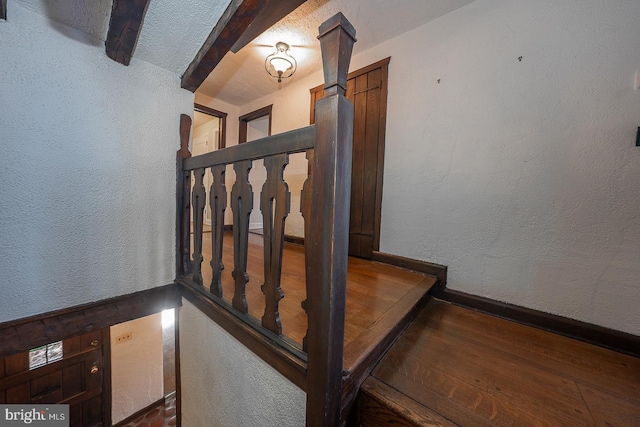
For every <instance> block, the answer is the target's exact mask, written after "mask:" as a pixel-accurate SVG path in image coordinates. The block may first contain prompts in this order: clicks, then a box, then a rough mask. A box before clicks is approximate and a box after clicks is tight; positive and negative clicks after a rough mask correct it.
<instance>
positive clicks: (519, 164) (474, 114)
mask: <svg viewBox="0 0 640 427" xmlns="http://www.w3.org/2000/svg"><path fill="white" fill-rule="evenodd" d="M638 21H640V3H638V2H630V1H623V0H614V1H609V0H606V1H605V0H586V1H582V0H580V1H578V0H567V1H564V2H556V1H552V0H541V1H536V2H528V1H524V0H513V1H490V0H476V1H475V2H473V3H472V4H470V5H468V6H466V7H464V8H462V9H459V10H456V11H453V12H451V13H449V14H447V15H445V16H443V17H441V18H438V19H436V20H434V21H432V22H430V23H428V24H425V25H424V26H422V27H419V28H417V29H415V30H413V31H410V32H408V33H405V34H403V35H401V36H398V37H396V38H394V39H392V40H389V41H387V42H385V43H383V44H380V45H378V46H376V47H374V48H372V49H369V50H367V51H365V52H363V53H361V54H359V55H356V56H355V57H354V58H353V60H352V66H351V69H352V70H355V69H358V68H361V67H364V66H366V65H368V64H371V63H373V62H375V61H378V60H380V59H383V58H385V57H388V56H391V63H390V68H389V98H388V116H387V134H386V151H385V174H384V187H383V204H382V228H381V247H380V249H381V250H382V251H384V252H388V253H392V254H398V255H403V256H407V257H412V258H417V259H422V260H426V261H432V262H436V263H442V264H445V265H448V266H449V287H450V288H452V289H456V290H460V291H464V292H468V293H471V294H475V295H481V296H484V297H488V298H492V299H497V300H501V301H506V302H509V303H513V304H517V305H521V306H525V307H529V308H533V309H536V310H542V311H546V312H550V313H554V314H558V315H561V316H566V317H570V318H574V319H578V320H581V321H585V322H589V323H594V324H597V325H601V326H605V327H609V328H613V329H617V330H621V331H626V332H629V333H633V334H640V310H637V304H636V302H637V301H639V300H640V284H639V283H640V282H639V280H638V279H639V278H640V262H639V261H640V214H639V212H640V192H639V190H638V185H639V184H640V148H637V147H635V146H634V142H635V132H636V129H637V127H638V126H639V125H640V92H636V91H634V90H633V87H632V82H633V76H634V74H635V72H636V71H637V70H639V69H640V53H639V52H640V51H639V50H638V49H637V46H638V41H639V40H640V27H638V25H637V22H638ZM519 57H522V60H521V61H520V60H519V59H518V58H519ZM438 80H440V82H439V83H438ZM321 81H322V77H321V76H320V75H319V74H316V75H314V76H310V77H308V78H306V79H302V80H299V81H292V82H290V83H288V84H287V86H284V85H283V87H284V88H283V89H282V90H280V91H278V92H276V93H275V94H274V95H272V96H269V97H265V98H262V99H259V100H256V101H255V102H253V103H251V104H250V105H246V106H243V107H241V113H245V112H248V111H252V110H253V109H255V108H258V107H261V106H264V105H268V104H271V103H272V104H273V128H274V133H277V132H281V131H284V130H289V129H294V128H297V127H300V126H305V125H306V124H308V105H309V92H308V90H309V88H311V87H314V86H316V85H317V84H320V83H321ZM295 168H297V170H298V171H299V172H300V176H302V175H303V172H304V171H306V167H302V166H301V165H298V166H295V167H294V169H295ZM290 185H291V183H290ZM291 187H292V212H296V209H297V207H296V203H297V202H299V196H298V194H299V193H298V192H297V191H299V190H297V191H296V186H295V185H291ZM293 216H294V214H293V213H292V215H291V216H290V219H289V220H288V222H289V223H288V224H287V227H288V232H289V233H291V234H298V235H302V230H303V229H302V224H303V222H302V219H301V218H292V217H293Z"/></svg>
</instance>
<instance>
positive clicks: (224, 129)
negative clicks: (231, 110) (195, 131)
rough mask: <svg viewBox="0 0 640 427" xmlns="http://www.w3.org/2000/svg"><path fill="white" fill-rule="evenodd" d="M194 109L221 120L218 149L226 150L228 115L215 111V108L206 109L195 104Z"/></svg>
mask: <svg viewBox="0 0 640 427" xmlns="http://www.w3.org/2000/svg"><path fill="white" fill-rule="evenodd" d="M193 109H194V110H195V111H197V112H199V113H204V114H208V115H210V116H213V117H217V118H218V119H220V126H219V130H220V140H219V141H218V147H217V149H218V150H219V149H221V148H225V147H226V146H227V113H225V112H222V111H218V110H215V109H213V108H209V107H205V106H204V105H200V104H193Z"/></svg>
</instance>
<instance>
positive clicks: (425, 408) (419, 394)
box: [359, 300, 640, 427]
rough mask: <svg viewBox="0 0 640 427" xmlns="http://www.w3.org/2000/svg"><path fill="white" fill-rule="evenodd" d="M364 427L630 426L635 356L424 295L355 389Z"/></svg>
mask: <svg viewBox="0 0 640 427" xmlns="http://www.w3.org/2000/svg"><path fill="white" fill-rule="evenodd" d="M359 407H360V415H361V420H360V421H361V423H362V426H364V427H367V426H383V425H400V426H474V427H475V426H583V425H584V426H606V427H613V426H616V427H619V426H637V425H638V420H640V359H638V358H634V357H632V356H628V355H624V354H620V353H617V352H614V351H612V350H608V349H604V348H601V347H597V346H594V345H590V344H586V343H584V342H580V341H576V340H573V339H570V338H566V337H563V336H559V335H556V334H553V333H551V332H547V331H542V330H539V329H535V328H532V327H528V326H525V325H521V324H517V323H514V322H510V321H507V320H504V319H499V318H496V317H493V316H489V315H486V314H483V313H479V312H476V311H472V310H468V309H465V308H461V307H457V306H454V305H451V304H449V303H445V302H442V301H439V300H433V301H431V302H430V303H429V304H428V306H427V307H426V308H425V309H424V310H423V311H422V312H421V313H420V314H419V315H418V317H417V318H416V319H415V320H414V321H413V322H412V323H411V325H410V326H409V327H408V328H407V330H406V331H405V332H404V333H403V334H402V336H401V337H400V338H399V339H398V341H397V342H396V343H395V344H394V345H393V347H392V348H391V349H390V350H389V352H388V353H387V354H386V356H385V357H384V358H383V359H382V361H381V362H380V364H378V366H377V367H376V368H375V370H374V371H373V373H372V375H371V376H370V377H369V378H368V379H367V380H366V381H365V382H364V383H363V385H362V388H361V391H360V394H359Z"/></svg>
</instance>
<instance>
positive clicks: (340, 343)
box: [305, 13, 356, 427]
mask: <svg viewBox="0 0 640 427" xmlns="http://www.w3.org/2000/svg"><path fill="white" fill-rule="evenodd" d="M319 33H320V35H319V36H318V39H319V40H320V46H321V50H322V59H323V73H324V83H325V84H324V87H325V96H324V97H323V98H322V99H320V100H318V101H317V103H316V106H315V123H316V125H315V126H316V145H315V148H314V153H313V161H312V166H311V170H312V172H313V180H312V184H311V189H312V190H311V195H310V202H311V204H310V206H311V210H310V218H309V219H310V221H309V223H310V226H309V227H308V228H307V229H308V230H309V233H308V234H306V235H305V237H306V238H308V239H309V241H310V242H312V244H309V245H307V246H306V247H307V248H309V249H308V250H307V251H305V260H306V261H305V264H306V265H307V268H306V272H305V273H306V274H305V276H306V288H307V300H306V303H305V308H306V310H307V316H308V324H309V328H308V330H307V336H306V337H305V340H306V341H305V343H306V346H305V348H306V350H307V358H308V365H309V369H308V370H307V382H308V386H307V416H306V425H307V427H330V426H337V425H339V424H340V415H341V409H342V406H341V399H342V398H341V393H342V359H343V353H344V351H343V350H344V348H343V347H344V319H345V309H346V287H347V264H348V255H349V200H350V194H351V188H350V187H351V186H349V185H343V183H345V182H350V181H351V157H352V152H353V105H352V104H351V102H349V100H348V99H347V98H346V97H345V90H346V86H347V84H346V82H347V70H348V69H349V63H350V61H351V52H352V49H353V44H354V42H355V40H356V39H355V33H356V31H355V29H354V28H353V26H352V25H351V23H350V22H349V21H348V20H347V19H346V18H345V17H344V15H342V14H341V13H338V14H336V15H334V16H333V17H331V18H329V19H328V20H326V21H325V22H324V23H322V25H320V28H319ZM306 221H307V219H306V217H305V222H306ZM305 232H306V231H305Z"/></svg>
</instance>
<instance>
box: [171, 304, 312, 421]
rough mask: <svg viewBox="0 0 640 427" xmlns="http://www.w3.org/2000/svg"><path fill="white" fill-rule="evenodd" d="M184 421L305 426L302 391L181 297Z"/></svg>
mask: <svg viewBox="0 0 640 427" xmlns="http://www.w3.org/2000/svg"><path fill="white" fill-rule="evenodd" d="M179 316H180V322H179V328H180V373H181V381H182V383H181V384H182V385H181V390H182V425H184V426H225V427H247V426H260V427H293V426H304V424H305V411H306V402H305V400H306V395H305V393H304V392H303V391H302V390H300V389H299V388H298V387H297V386H295V385H294V384H293V383H291V382H290V381H289V380H287V379H286V378H284V377H283V376H282V375H280V374H279V373H278V372H277V371H276V370H274V369H273V368H272V367H271V366H269V365H268V364H266V363H265V362H264V361H262V359H260V358H259V357H258V356H256V355H254V354H253V353H252V352H250V351H247V349H246V347H244V346H243V345H242V344H240V343H239V342H238V341H237V340H236V339H235V338H233V337H232V336H231V335H229V334H228V333H227V332H226V331H225V330H224V329H222V328H220V327H219V326H218V325H217V324H216V323H215V322H214V321H212V320H211V319H209V318H208V317H207V316H206V315H204V314H203V313H202V312H200V311H199V310H198V309H197V308H196V307H194V306H193V305H191V304H190V303H189V302H188V301H186V300H183V306H182V307H181V308H180V310H179Z"/></svg>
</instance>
